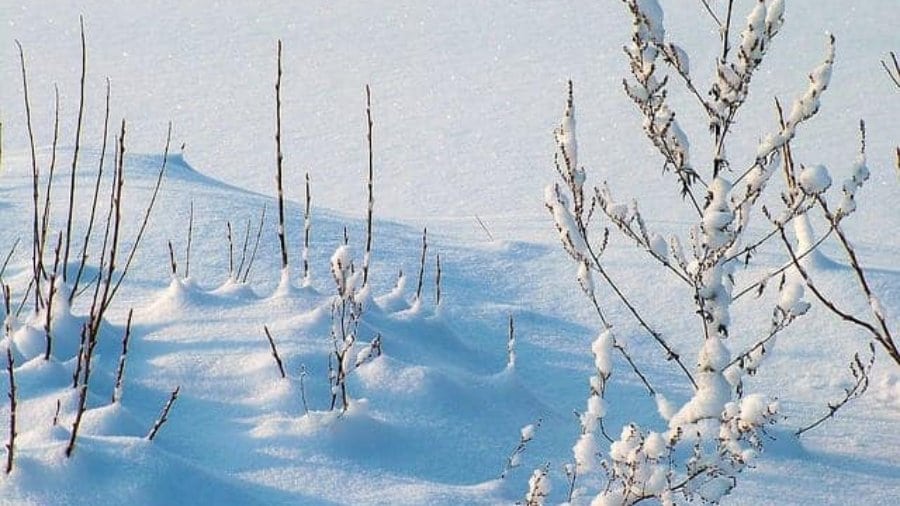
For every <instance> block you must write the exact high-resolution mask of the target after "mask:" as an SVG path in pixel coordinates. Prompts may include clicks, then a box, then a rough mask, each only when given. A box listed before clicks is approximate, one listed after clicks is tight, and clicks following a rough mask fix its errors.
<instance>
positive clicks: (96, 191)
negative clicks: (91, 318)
mask: <svg viewBox="0 0 900 506" xmlns="http://www.w3.org/2000/svg"><path fill="white" fill-rule="evenodd" d="M109 89H110V85H109V79H107V80H106V113H105V114H104V119H103V145H102V147H101V148H100V162H99V166H98V169H97V179H96V181H95V182H94V195H93V198H92V201H91V214H90V217H89V218H88V225H87V230H86V231H85V234H84V242H83V243H82V245H81V261H80V262H79V264H78V272H77V273H76V274H75V282H74V283H73V284H72V292H71V293H70V294H69V303H70V304H71V303H72V301H73V300H75V297H76V295H77V294H78V283H79V282H80V281H81V275H82V274H83V273H84V266H85V264H86V263H87V259H88V253H87V251H88V246H89V245H90V242H91V233H92V232H93V228H94V217H95V215H96V212H97V198H98V196H99V194H100V181H101V179H102V177H103V162H104V160H105V159H106V141H107V139H108V137H109V136H108V132H109ZM88 285H90V284H88Z"/></svg>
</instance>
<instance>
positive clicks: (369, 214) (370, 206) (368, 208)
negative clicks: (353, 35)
mask: <svg viewBox="0 0 900 506" xmlns="http://www.w3.org/2000/svg"><path fill="white" fill-rule="evenodd" d="M366 127H367V130H366V139H367V141H368V148H369V177H368V179H367V187H368V190H369V194H368V195H369V199H368V201H367V205H366V252H365V254H364V256H363V282H362V283H363V286H366V285H367V284H368V283H369V262H370V261H371V255H372V210H373V208H374V206H375V197H374V195H373V187H374V184H375V173H374V169H373V159H372V94H371V92H370V91H369V85H368V84H367V85H366Z"/></svg>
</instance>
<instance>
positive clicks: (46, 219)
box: [38, 85, 59, 276]
mask: <svg viewBox="0 0 900 506" xmlns="http://www.w3.org/2000/svg"><path fill="white" fill-rule="evenodd" d="M53 93H54V97H55V98H54V101H53V104H54V106H53V111H54V112H53V143H52V144H51V148H50V169H49V170H48V172H47V188H46V190H44V211H43V213H42V216H41V244H40V247H39V248H38V250H39V251H40V252H41V256H42V258H41V259H40V261H41V265H42V266H43V252H44V251H46V248H47V233H48V232H49V231H50V207H51V206H50V195H51V194H52V193H53V176H54V175H55V174H56V146H57V144H58V142H59V86H56V85H54V86H53ZM40 271H41V276H46V274H47V273H46V272H45V271H44V268H43V267H41V269H40Z"/></svg>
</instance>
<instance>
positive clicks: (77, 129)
mask: <svg viewBox="0 0 900 506" xmlns="http://www.w3.org/2000/svg"><path fill="white" fill-rule="evenodd" d="M78 22H79V25H80V28H81V86H80V88H79V89H80V93H79V99H78V121H77V123H76V125H77V126H76V127H75V151H74V152H73V154H72V173H71V175H70V179H69V209H68V212H67V213H66V242H65V244H66V246H65V248H66V249H65V252H64V253H63V281H68V279H69V247H70V245H71V243H72V219H73V213H74V206H75V171H76V169H77V167H78V151H79V149H80V148H81V126H82V120H83V118H84V78H85V74H86V73H87V44H86V43H85V40H84V16H79V17H78Z"/></svg>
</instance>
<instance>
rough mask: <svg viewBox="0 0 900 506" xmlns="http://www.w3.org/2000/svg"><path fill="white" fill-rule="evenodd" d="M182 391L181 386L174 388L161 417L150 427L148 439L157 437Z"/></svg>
mask: <svg viewBox="0 0 900 506" xmlns="http://www.w3.org/2000/svg"><path fill="white" fill-rule="evenodd" d="M180 391H181V386H177V387H175V390H172V394H171V395H170V396H169V400H168V401H167V402H166V405H165V406H164V407H163V409H162V412H161V413H160V414H159V418H157V419H156V423H154V424H153V427H151V428H150V432H148V433H147V440H149V441H153V439H154V438H156V435H157V434H158V433H159V429H161V428H162V426H163V424H165V423H166V421H168V419H169V411H170V410H171V409H172V406H173V405H174V404H175V401H176V400H177V399H178V393H179V392H180Z"/></svg>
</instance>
